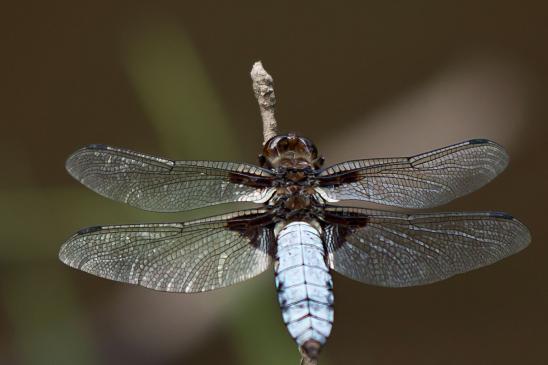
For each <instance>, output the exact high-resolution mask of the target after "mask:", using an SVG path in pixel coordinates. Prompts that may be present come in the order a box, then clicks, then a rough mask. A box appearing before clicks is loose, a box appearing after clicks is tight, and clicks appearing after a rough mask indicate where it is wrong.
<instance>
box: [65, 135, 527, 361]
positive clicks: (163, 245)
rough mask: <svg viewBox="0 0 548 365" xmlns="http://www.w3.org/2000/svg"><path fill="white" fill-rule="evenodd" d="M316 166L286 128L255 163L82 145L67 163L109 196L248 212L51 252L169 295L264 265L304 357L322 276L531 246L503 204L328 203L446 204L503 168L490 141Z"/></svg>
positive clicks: (329, 300) (322, 320)
mask: <svg viewBox="0 0 548 365" xmlns="http://www.w3.org/2000/svg"><path fill="white" fill-rule="evenodd" d="M323 163H324V158H323V157H321V155H320V154H319V153H318V149H317V148H316V146H315V145H314V143H312V141H311V140H309V139H307V138H305V137H301V136H298V135H296V134H294V133H289V134H285V135H278V136H275V137H273V138H271V139H270V140H269V141H267V142H266V143H265V144H264V146H263V150H262V153H261V154H260V155H259V165H258V166H256V165H252V164H247V163H234V162H222V161H175V160H169V159H165V158H160V157H153V156H149V155H146V154H142V153H138V152H133V151H130V150H126V149H122V148H115V147H109V146H106V145H90V146H88V147H84V148H82V149H80V150H78V151H76V152H75V153H74V154H72V155H71V156H70V157H69V158H68V160H67V162H66V168H67V170H68V172H69V173H70V174H71V175H72V176H73V177H74V178H76V179H77V180H78V181H80V182H81V183H82V184H84V185H85V186H87V187H88V188H90V189H92V190H93V191H95V192H97V193H99V194H101V195H103V196H105V197H108V198H110V199H113V200H116V201H120V202H124V203H127V204H129V205H131V206H134V207H137V208H141V209H144V210H150V211H156V212H177V211H186V210H190V209H196V208H202V207H206V206H212V205H217V204H222V203H230V202H253V203H256V204H257V206H256V207H254V209H243V210H239V211H236V212H234V213H230V214H224V215H219V216H214V217H208V218H203V219H197V220H192V221H186V222H174V223H151V224H125V225H110V226H94V227H89V228H85V229H82V230H80V231H78V232H77V233H76V234H74V235H73V236H72V237H70V238H69V239H68V240H67V241H66V242H65V243H64V244H63V245H62V247H61V250H60V253H59V257H60V259H61V261H62V262H64V263H65V264H67V265H69V266H71V267H73V268H77V269H80V270H82V271H85V272H87V273H90V274H93V275H96V276H99V277H102V278H107V279H111V280H115V281H119V282H124V283H129V284H136V285H141V286H144V287H146V288H151V289H155V290H160V291H166V292H178V293H197V292H205V291H210V290H214V289H218V288H223V287H227V286H230V285H233V284H236V283H239V282H242V281H244V280H247V279H250V278H252V277H254V276H257V275H259V274H260V273H262V272H264V271H265V270H267V269H268V268H269V267H270V266H271V264H272V263H273V264H274V265H273V266H274V272H275V284H276V289H277V296H278V301H279V305H280V308H281V312H282V319H283V321H284V323H285V324H286V327H287V330H288V331H289V334H290V335H291V337H292V338H293V339H294V340H295V342H296V343H297V346H298V347H299V349H300V351H301V352H303V353H304V354H306V355H307V356H308V357H309V358H311V359H316V358H317V357H318V354H319V352H320V350H321V348H322V347H323V346H324V345H325V343H326V341H327V338H328V336H329V334H330V332H331V329H332V326H333V319H334V310H333V302H334V297H333V280H332V277H331V272H332V271H335V272H338V273H339V274H342V275H343V276H346V277H349V278H351V279H354V280H357V281H359V282H363V283H366V284H370V285H377V286H383V287H409V286H415V285H424V284H429V283H433V282H437V281H439V280H443V279H446V278H449V277H451V276H454V275H456V274H460V273H463V272H466V271H470V270H473V269H477V268H479V267H483V266H486V265H489V264H492V263H494V262H496V261H498V260H500V259H502V258H505V257H507V256H510V255H512V254H514V253H516V252H518V251H520V250H522V249H523V248H525V247H526V246H527V245H528V244H529V242H530V240H531V235H530V233H529V230H528V229H527V227H526V226H525V225H524V224H522V223H521V222H519V221H518V220H517V219H516V218H514V217H512V216H511V215H510V214H507V213H502V212H491V211H485V212H445V213H439V212H435V213H401V212H395V211H390V210H376V209H366V208H360V207H349V206H347V207H345V206H340V205H337V204H334V203H335V202H338V201H342V200H358V201H365V202H372V203H380V204H384V205H388V206H393V207H398V208H408V209H418V208H432V207H436V206H439V205H442V204H445V203H448V202H450V201H452V200H453V199H455V198H458V197H461V196H463V195H465V194H468V193H470V192H472V191H475V190H477V189H479V188H480V187H482V186H484V185H485V184H487V183H488V182H489V181H491V180H492V179H493V178H495V177H496V176H497V175H498V174H499V173H500V172H502V171H503V170H504V169H505V167H506V166H507V164H508V154H507V153H506V151H505V150H504V149H503V147H501V146H500V145H498V144H497V143H495V142H492V141H489V140H486V139H472V140H469V141H465V142H461V143H457V144H454V145H451V146H447V147H443V148H440V149H436V150H433V151H430V152H426V153H421V154H418V155H415V156H412V157H399V158H380V159H361V160H354V161H347V162H342V163H337V164H334V165H332V166H330V167H327V168H324V167H323Z"/></svg>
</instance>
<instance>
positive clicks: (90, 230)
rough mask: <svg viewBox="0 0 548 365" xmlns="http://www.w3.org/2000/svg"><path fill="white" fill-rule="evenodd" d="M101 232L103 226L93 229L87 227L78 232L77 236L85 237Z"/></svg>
mask: <svg viewBox="0 0 548 365" xmlns="http://www.w3.org/2000/svg"><path fill="white" fill-rule="evenodd" d="M100 230H101V226H92V227H86V228H82V229H81V230H79V231H78V232H76V234H77V235H84V234H88V233H93V232H97V231H100Z"/></svg>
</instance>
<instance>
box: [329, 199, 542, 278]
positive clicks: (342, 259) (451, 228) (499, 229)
mask: <svg viewBox="0 0 548 365" xmlns="http://www.w3.org/2000/svg"><path fill="white" fill-rule="evenodd" d="M325 219H326V222H328V223H326V226H325V228H324V234H325V239H326V242H327V245H328V251H329V264H330V266H331V268H332V269H333V270H335V271H337V272H339V273H341V274H343V275H345V276H348V277H350V278H352V279H355V280H358V281H361V282H364V283H368V284H373V285H380V286H388V287H405V286H413V285H423V284H429V283H433V282H436V281H439V280H443V279H446V278H448V277H451V276H453V275H456V274H459V273H463V272H466V271H469V270H473V269H477V268H479V267H482V266H486V265H489V264H492V263H494V262H496V261H498V260H500V259H502V258H505V257H507V256H510V255H512V254H514V253H516V252H518V251H520V250H522V249H523V248H525V247H526V246H527V245H528V244H529V242H530V240H531V235H530V233H529V231H528V229H527V227H525V226H524V225H523V224H522V223H520V222H519V221H518V220H517V219H515V218H513V217H511V216H509V215H507V214H505V213H497V212H476V213H427V214H413V215H408V214H400V213H394V212H387V211H379V210H368V209H360V208H339V207H336V208H328V209H327V210H326V212H325ZM329 222H331V223H329ZM342 222H346V224H343V223H342Z"/></svg>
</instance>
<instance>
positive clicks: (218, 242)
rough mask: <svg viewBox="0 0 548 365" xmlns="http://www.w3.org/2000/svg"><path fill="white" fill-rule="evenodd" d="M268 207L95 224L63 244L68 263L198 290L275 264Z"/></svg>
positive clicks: (110, 275)
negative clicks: (186, 217) (189, 217)
mask: <svg viewBox="0 0 548 365" xmlns="http://www.w3.org/2000/svg"><path fill="white" fill-rule="evenodd" d="M268 218H269V213H267V212H265V211H262V210H248V211H241V212H238V213H234V214H229V215H223V216H218V217H213V218H207V219H202V220H197V221H192V222H187V223H163V224H162V223H160V224H135V225H119V226H103V227H91V228H87V229H84V230H81V231H79V232H78V233H76V234H75V235H74V236H72V237H71V238H69V239H68V240H67V241H66V242H65V243H64V245H63V246H62V247H61V251H60V253H59V258H60V259H61V261H63V262H64V263H65V264H67V265H69V266H71V267H74V268H77V269H80V270H82V271H85V272H88V273H90V274H94V275H97V276H100V277H103V278H107V279H111V280H116V281H120V282H124V283H130V284H137V285H141V286H144V287H147V288H151V289H155V290H161V291H168V292H181V293H194V292H203V291H208V290H213V289H217V288H222V287H225V286H228V285H232V284H235V283H238V282H241V281H244V280H246V279H249V278H252V277H254V276H256V275H258V274H260V273H261V272H263V271H264V270H266V269H267V268H268V266H269V264H270V261H271V258H270V255H269V252H271V249H272V245H273V242H275V241H274V235H273V231H272V229H271V228H270V227H269V226H268V225H267V224H266V222H268V221H269V219H268Z"/></svg>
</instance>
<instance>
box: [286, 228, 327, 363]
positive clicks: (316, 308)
mask: <svg viewBox="0 0 548 365" xmlns="http://www.w3.org/2000/svg"><path fill="white" fill-rule="evenodd" d="M276 288H277V289H278V300H279V302H280V307H281V309H282V316H283V320H284V322H285V324H286V326H287V329H288V331H289V333H290V334H291V336H292V337H293V338H294V339H295V341H296V342H297V344H298V345H299V346H300V347H301V348H302V350H303V351H305V352H306V353H307V354H308V355H309V356H310V357H312V358H315V357H316V356H317V354H318V352H319V350H320V348H321V347H322V346H323V345H324V344H325V342H326V340H327V337H328V336H329V333H330V332H331V327H332V325H333V289H332V288H333V281H332V279H331V275H330V273H329V269H328V267H327V265H326V261H325V251H324V247H323V243H322V239H321V238H320V235H319V233H318V231H317V230H316V229H315V228H314V227H312V226H311V225H310V224H308V223H306V222H292V223H290V224H288V225H287V226H285V227H284V228H283V229H282V230H281V231H280V233H279V234H278V249H277V254H276Z"/></svg>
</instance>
